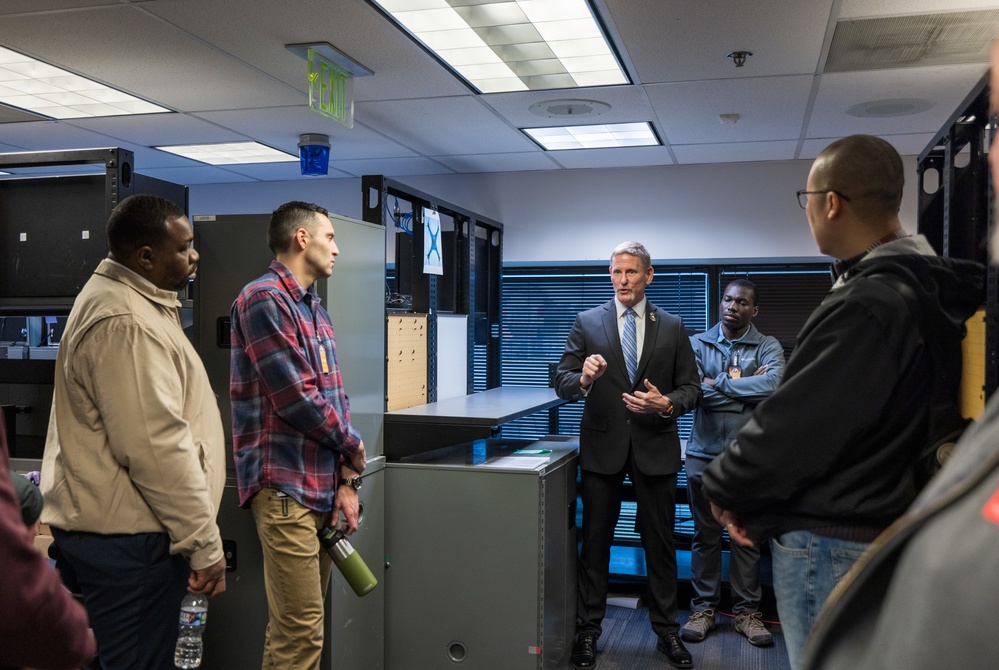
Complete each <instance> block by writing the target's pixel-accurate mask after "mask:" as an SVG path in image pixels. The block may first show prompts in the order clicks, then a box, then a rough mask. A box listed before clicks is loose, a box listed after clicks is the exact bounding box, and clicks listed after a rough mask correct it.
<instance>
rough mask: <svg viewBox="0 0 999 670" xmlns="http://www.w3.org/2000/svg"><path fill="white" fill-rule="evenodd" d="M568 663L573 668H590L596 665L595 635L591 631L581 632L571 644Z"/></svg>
mask: <svg viewBox="0 0 999 670" xmlns="http://www.w3.org/2000/svg"><path fill="white" fill-rule="evenodd" d="M569 664H570V665H572V667H573V668H574V670H591V669H592V668H595V667H597V636H596V635H594V634H593V633H582V634H580V635H579V637H577V638H576V643H575V644H574V645H572V657H571V658H570V659H569Z"/></svg>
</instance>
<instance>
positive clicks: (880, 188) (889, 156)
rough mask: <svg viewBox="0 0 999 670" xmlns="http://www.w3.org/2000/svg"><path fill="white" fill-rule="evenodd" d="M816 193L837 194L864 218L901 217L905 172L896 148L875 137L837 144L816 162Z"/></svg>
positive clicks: (852, 138) (854, 139)
mask: <svg viewBox="0 0 999 670" xmlns="http://www.w3.org/2000/svg"><path fill="white" fill-rule="evenodd" d="M816 165H817V168H816V170H815V173H814V177H815V184H814V187H815V188H816V189H823V190H825V189H828V190H831V191H836V192H837V193H839V194H840V195H843V196H845V197H846V198H848V199H849V202H850V203H851V204H852V205H853V206H854V208H855V209H856V210H857V212H858V214H860V215H861V216H864V215H868V216H871V217H874V218H878V219H883V218H888V217H892V216H895V215H896V214H898V209H899V207H900V206H901V204H902V188H903V187H904V186H905V171H904V169H903V167H902V158H901V157H900V156H899V155H898V152H897V151H896V150H895V147H893V146H892V145H890V144H889V143H888V142H886V141H885V140H883V139H881V138H880V137H874V136H873V135H850V136H849V137H844V138H843V139H841V140H836V141H835V142H833V143H832V144H830V145H829V146H827V147H826V148H825V149H823V150H822V151H821V152H820V153H819V155H818V157H817V158H816Z"/></svg>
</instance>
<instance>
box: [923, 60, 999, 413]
mask: <svg viewBox="0 0 999 670" xmlns="http://www.w3.org/2000/svg"><path fill="white" fill-rule="evenodd" d="M988 93H989V87H988V73H986V74H985V76H983V77H982V79H981V80H980V81H979V82H978V83H977V84H976V85H975V87H974V88H973V89H972V90H971V92H970V93H969V94H968V96H967V97H966V98H965V99H964V101H963V102H962V103H961V104H960V105H959V106H958V108H957V110H956V111H955V112H954V113H953V114H952V115H951V117H950V119H949V120H948V121H947V123H945V124H944V126H943V127H942V128H941V129H940V131H939V132H938V133H937V134H936V136H935V137H934V138H933V141H931V142H930V143H929V144H928V145H927V147H926V149H924V150H923V152H922V153H921V154H920V155H919V158H918V163H917V168H916V169H917V174H918V188H919V193H918V207H919V224H918V228H919V232H920V233H922V234H923V235H925V236H926V237H927V239H928V240H929V241H930V244H932V245H933V248H934V249H936V251H937V253H939V254H940V255H942V256H948V257H952V258H964V259H969V260H975V261H978V262H980V263H982V264H985V265H986V266H987V268H988V271H987V275H986V295H985V296H983V300H984V302H985V396H986V397H989V396H990V395H991V394H992V392H993V391H995V389H996V387H997V386H999V353H997V352H999V277H997V272H996V267H995V266H994V265H991V264H989V262H988V254H987V247H988V244H987V242H988V239H989V236H990V235H991V233H992V230H993V226H994V225H995V221H994V220H993V199H994V194H993V193H992V188H991V186H990V183H989V165H988V150H989V145H990V144H991V142H993V141H995V131H996V129H995V127H994V126H993V125H992V124H991V122H990V116H989V101H988Z"/></svg>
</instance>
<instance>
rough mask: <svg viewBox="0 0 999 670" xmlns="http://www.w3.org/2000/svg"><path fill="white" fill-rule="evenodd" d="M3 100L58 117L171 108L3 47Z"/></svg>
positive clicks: (0, 56) (0, 78)
mask: <svg viewBox="0 0 999 670" xmlns="http://www.w3.org/2000/svg"><path fill="white" fill-rule="evenodd" d="M0 103H3V104H5V105H10V106H12V107H17V108H19V109H23V110H26V111H29V112H34V113H35V114H40V115H42V116H49V117H52V118H54V119H82V118H87V117H92V116H123V115H127V114H159V113H162V112H169V111H170V110H169V109H167V108H165V107H160V106H159V105H154V104H153V103H151V102H146V101H145V100H142V99H140V98H136V97H135V96H133V95H129V94H128V93H124V92H123V91H119V90H117V89H113V88H110V87H108V86H105V85H104V84H98V83H97V82H96V81H91V80H90V79H87V78H85V77H81V76H79V75H76V74H73V73H72V72H67V71H66V70H62V69H59V68H57V67H55V66H52V65H49V64H48V63H43V62H41V61H38V60H35V59H34V58H31V57H29V56H25V55H24V54H21V53H18V52H16V51H11V50H10V49H4V48H3V47H0Z"/></svg>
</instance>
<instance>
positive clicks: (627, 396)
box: [621, 379, 673, 414]
mask: <svg viewBox="0 0 999 670" xmlns="http://www.w3.org/2000/svg"><path fill="white" fill-rule="evenodd" d="M642 383H644V384H645V388H646V389H648V390H646V391H635V393H634V394H631V393H623V394H621V398H622V399H623V400H624V406H625V407H627V408H628V409H629V410H630V411H632V412H636V413H638V414H657V413H663V412H669V410H670V408H671V407H672V406H673V403H672V401H670V399H669V398H667V397H666V396H664V395H663V394H662V393H660V392H659V389H657V388H656V387H655V385H653V383H652V382H650V381H649V380H648V379H644V380H642Z"/></svg>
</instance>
